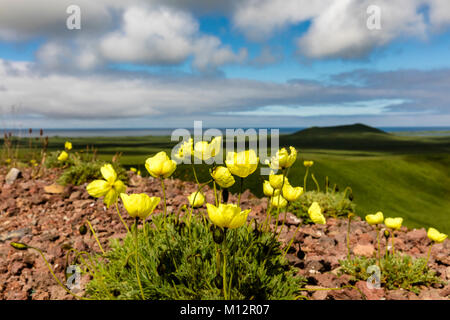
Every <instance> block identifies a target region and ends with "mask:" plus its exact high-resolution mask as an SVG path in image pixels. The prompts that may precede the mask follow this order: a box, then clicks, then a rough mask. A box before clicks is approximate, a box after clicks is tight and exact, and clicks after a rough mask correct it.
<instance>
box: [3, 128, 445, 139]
mask: <svg viewBox="0 0 450 320" xmlns="http://www.w3.org/2000/svg"><path fill="white" fill-rule="evenodd" d="M175 129H176V128H125V129H117V128H104V129H103V128H102V129H97V128H81V129H80V128H67V129H66V128H62V129H43V131H44V136H49V137H57V136H59V137H71V138H73V137H118V136H120V137H127V136H130V137H131V136H132V137H141V136H170V135H171V134H172V132H173V131H174V130H175ZM186 129H188V130H189V131H190V132H191V133H193V129H189V128H186ZM242 129H243V130H247V129H248V128H242ZM253 129H255V130H256V131H257V132H258V130H259V129H267V133H268V134H270V128H253ZM273 129H279V132H280V134H291V133H294V132H297V131H299V130H302V129H306V127H296V128H294V127H289V128H287V127H286V128H273ZM378 129H381V130H383V131H385V132H390V133H395V134H401V135H416V136H438V135H450V127H378ZM205 130H207V128H203V132H204V131H205ZM220 130H222V131H223V132H225V130H226V129H225V128H222V129H220ZM28 131H29V129H0V132H1V133H2V135H3V134H4V133H9V132H11V133H12V134H13V135H14V136H18V137H28V136H29V132H28ZM39 131H40V129H32V133H31V136H32V137H37V136H39Z"/></svg>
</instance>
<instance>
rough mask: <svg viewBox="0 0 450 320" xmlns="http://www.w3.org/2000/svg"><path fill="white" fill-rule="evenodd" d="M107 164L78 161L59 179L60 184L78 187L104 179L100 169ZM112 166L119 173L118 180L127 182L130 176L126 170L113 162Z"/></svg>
mask: <svg viewBox="0 0 450 320" xmlns="http://www.w3.org/2000/svg"><path fill="white" fill-rule="evenodd" d="M105 163H106V162H103V161H90V162H84V161H78V162H77V163H75V164H74V165H72V166H70V167H68V168H66V169H65V170H64V172H63V173H62V174H61V176H60V177H59V178H58V183H60V184H62V185H67V184H72V185H75V186H78V185H81V184H83V183H85V182H89V181H92V180H96V179H103V178H102V174H101V172H100V168H101V167H102V166H103V165H104V164H105ZM112 166H113V167H114V170H115V171H116V173H117V178H118V179H120V180H122V181H123V182H127V181H128V175H127V172H126V170H125V169H124V168H123V167H121V166H120V164H119V163H117V162H113V163H112Z"/></svg>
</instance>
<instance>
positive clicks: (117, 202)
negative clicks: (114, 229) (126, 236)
mask: <svg viewBox="0 0 450 320" xmlns="http://www.w3.org/2000/svg"><path fill="white" fill-rule="evenodd" d="M116 211H117V214H118V215H119V219H120V221H122V223H123V225H124V226H125V229H127V232H130V229H128V226H127V224H126V223H125V221H124V220H123V219H122V216H121V215H120V210H119V201H116Z"/></svg>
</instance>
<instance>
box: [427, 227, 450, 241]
mask: <svg viewBox="0 0 450 320" xmlns="http://www.w3.org/2000/svg"><path fill="white" fill-rule="evenodd" d="M427 236H428V238H430V240H432V241H434V242H436V243H441V242H444V240H445V239H447V235H446V234H445V233H440V232H439V231H438V230H436V229H435V228H429V229H428V232H427Z"/></svg>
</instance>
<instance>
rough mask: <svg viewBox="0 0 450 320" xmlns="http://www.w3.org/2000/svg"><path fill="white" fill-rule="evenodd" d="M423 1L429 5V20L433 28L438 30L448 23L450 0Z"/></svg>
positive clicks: (449, 22) (449, 19) (449, 21)
mask: <svg viewBox="0 0 450 320" xmlns="http://www.w3.org/2000/svg"><path fill="white" fill-rule="evenodd" d="M425 3H427V4H429V6H430V12H429V15H430V21H432V23H433V26H434V28H436V29H438V30H439V29H442V28H444V27H446V26H448V25H449V24H450V1H448V0H428V1H425Z"/></svg>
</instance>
